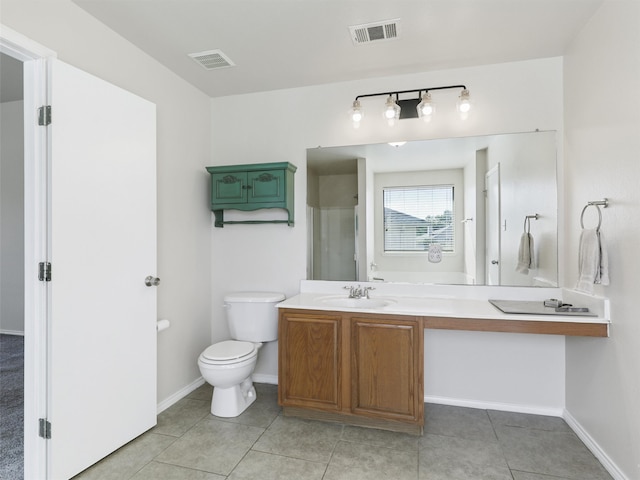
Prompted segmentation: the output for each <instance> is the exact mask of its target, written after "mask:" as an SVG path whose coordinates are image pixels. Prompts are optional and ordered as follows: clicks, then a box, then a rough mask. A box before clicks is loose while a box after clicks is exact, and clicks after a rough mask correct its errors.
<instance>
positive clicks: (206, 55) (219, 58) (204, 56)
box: [189, 50, 236, 70]
mask: <svg viewBox="0 0 640 480" xmlns="http://www.w3.org/2000/svg"><path fill="white" fill-rule="evenodd" d="M189 56H190V57H191V58H193V59H194V60H195V61H196V62H197V63H198V64H200V65H201V66H202V67H203V68H204V69H206V70H216V69H218V68H226V67H235V65H236V64H235V63H233V62H232V61H231V59H229V57H227V56H226V55H225V54H224V53H222V52H221V51H220V50H209V51H207V52H199V53H190V54H189Z"/></svg>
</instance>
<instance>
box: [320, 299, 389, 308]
mask: <svg viewBox="0 0 640 480" xmlns="http://www.w3.org/2000/svg"><path fill="white" fill-rule="evenodd" d="M320 301H321V302H322V303H324V304H325V305H328V306H331V307H346V308H382V307H386V306H387V305H391V304H392V303H395V300H391V299H388V298H348V297H326V298H322V299H320Z"/></svg>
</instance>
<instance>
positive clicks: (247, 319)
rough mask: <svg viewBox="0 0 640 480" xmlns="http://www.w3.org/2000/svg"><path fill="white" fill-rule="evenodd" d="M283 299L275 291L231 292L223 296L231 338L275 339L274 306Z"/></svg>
mask: <svg viewBox="0 0 640 480" xmlns="http://www.w3.org/2000/svg"><path fill="white" fill-rule="evenodd" d="M284 299H285V295H284V294H283V293H277V292H233V293H228V294H227V295H225V296H224V307H225V310H226V315H227V324H228V325H229V330H230V332H231V338H233V339H234V340H244V341H246V342H271V341H273V340H277V339H278V309H277V308H276V305H277V304H278V303H280V302H281V301H283V300H284Z"/></svg>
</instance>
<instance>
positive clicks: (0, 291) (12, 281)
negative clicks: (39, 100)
mask: <svg viewBox="0 0 640 480" xmlns="http://www.w3.org/2000/svg"><path fill="white" fill-rule="evenodd" d="M23 110H24V103H23V102H22V101H16V102H5V103H1V104H0V332H3V333H13V334H20V333H24V158H23V157H24V143H23V137H24V135H23V124H24V120H23V118H24V112H23Z"/></svg>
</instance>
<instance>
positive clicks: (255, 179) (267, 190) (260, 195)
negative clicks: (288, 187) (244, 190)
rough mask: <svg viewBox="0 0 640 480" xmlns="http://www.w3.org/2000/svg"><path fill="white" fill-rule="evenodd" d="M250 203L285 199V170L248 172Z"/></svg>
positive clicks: (282, 200)
mask: <svg viewBox="0 0 640 480" xmlns="http://www.w3.org/2000/svg"><path fill="white" fill-rule="evenodd" d="M248 181H249V189H248V190H249V196H248V199H247V201H248V202H249V203H274V202H284V200H285V178H284V170H262V171H258V172H249V173H248Z"/></svg>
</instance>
